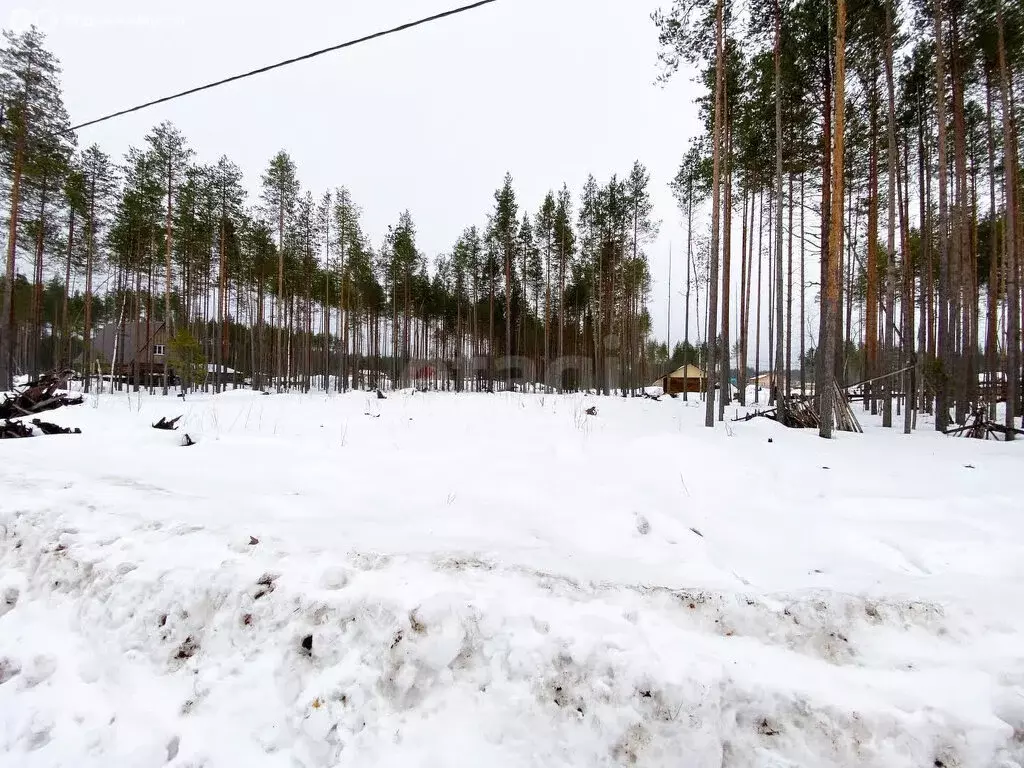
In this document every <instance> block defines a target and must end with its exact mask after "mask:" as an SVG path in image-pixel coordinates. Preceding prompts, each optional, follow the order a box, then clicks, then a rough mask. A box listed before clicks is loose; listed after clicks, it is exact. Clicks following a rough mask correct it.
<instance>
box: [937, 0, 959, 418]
mask: <svg viewBox="0 0 1024 768" xmlns="http://www.w3.org/2000/svg"><path fill="white" fill-rule="evenodd" d="M933 15H934V30H935V31H934V35H935V87H936V96H935V112H936V123H937V127H938V134H939V155H938V166H939V297H938V305H939V306H938V322H937V328H936V347H937V349H936V352H937V354H938V357H937V358H936V360H937V365H936V370H937V377H936V381H935V382H934V386H935V411H936V412H935V429H936V430H937V431H939V432H944V431H945V430H946V428H947V427H949V370H950V365H951V364H952V361H953V355H954V350H953V337H952V335H951V334H950V332H949V295H950V285H949V203H948V201H947V196H946V193H947V173H948V168H949V166H948V165H947V163H948V157H947V154H946V58H945V42H944V38H943V32H942V27H943V25H942V2H941V0H934V3H933Z"/></svg>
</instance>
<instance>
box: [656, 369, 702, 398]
mask: <svg viewBox="0 0 1024 768" xmlns="http://www.w3.org/2000/svg"><path fill="white" fill-rule="evenodd" d="M651 386H652V387H661V388H662V389H663V390H665V394H666V395H676V394H679V393H681V392H703V391H704V390H705V389H707V377H706V376H705V375H704V371H702V370H701V369H700V368H698V367H697V366H696V365H684V366H683V367H681V368H678V369H676V370H674V371H672V372H671V373H666V374H665V375H664V376H662V377H661V378H660V379H659V380H658V381H656V382H654V383H653V384H652V385H651Z"/></svg>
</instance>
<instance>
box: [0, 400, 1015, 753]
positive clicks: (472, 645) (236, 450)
mask: <svg viewBox="0 0 1024 768" xmlns="http://www.w3.org/2000/svg"><path fill="white" fill-rule="evenodd" d="M591 405H596V406H597V408H598V415H597V416H596V417H594V416H587V415H586V413H585V411H586V408H588V407H590V406H591ZM179 413H181V414H182V415H183V418H182V422H181V424H182V431H183V432H188V433H189V434H190V435H191V436H192V437H193V438H194V439H195V440H197V442H198V444H197V445H195V446H193V447H191V448H182V447H180V445H179V440H180V434H169V433H166V432H158V431H156V430H152V429H150V428H149V424H150V423H152V422H155V421H156V420H157V418H159V416H176V415H178V414H179ZM58 416H59V418H58ZM702 419H703V408H702V407H701V405H700V403H698V402H695V401H693V402H684V401H682V399H678V400H670V399H665V400H662V401H661V402H654V401H651V400H645V399H637V400H626V401H623V400H621V399H617V398H593V397H583V396H579V397H557V396H551V395H547V396H544V395H537V396H529V395H483V394H481V395H466V396H453V395H447V394H425V393H415V394H413V393H411V392H410V393H395V394H394V395H392V396H390V397H389V399H388V400H386V401H378V400H377V399H376V397H375V396H372V395H369V396H368V395H366V394H358V393H352V394H349V395H346V396H337V397H324V396H323V395H320V396H308V397H303V396H291V395H271V396H261V395H259V394H252V393H240V392H231V393H226V394H225V395H222V396H219V397H202V396H194V397H193V396H189V397H188V398H186V401H185V402H184V403H182V402H181V401H174V400H163V399H160V398H154V399H150V398H146V397H142V398H139V397H137V396H131V397H128V396H126V395H116V396H106V397H99V398H91V399H90V400H89V402H88V403H87V405H85V406H83V407H80V408H74V409H65V410H62V411H60V412H59V414H55V420H59V421H60V422H61V423H62V424H63V425H66V426H79V427H81V428H82V430H83V432H84V434H83V435H81V436H67V437H60V438H48V439H36V440H31V441H6V442H5V443H3V444H0V764H2V763H4V762H7V761H9V762H10V763H11V764H13V765H18V766H26V767H27V768H32V767H35V766H76V767H79V766H82V767H88V766H96V767H97V768H99V766H104V767H106V766H114V765H116V766H127V767H132V766H139V768H142V766H157V765H169V766H172V768H186V767H191V768H195V767H198V766H206V767H207V768H215V767H219V766H237V765H246V766H289V768H291V767H292V766H304V767H305V766H308V767H310V768H312V767H314V766H403V767H405V766H458V765H466V766H478V765H494V766H499V767H502V766H525V765H535V766H600V765H607V766H613V765H616V766H617V765H631V764H635V765H643V766H663V765H664V766H669V765H671V766H677V765H679V764H680V762H679V760H680V755H686V756H687V758H686V761H685V764H686V765H687V766H714V768H718V767H719V766H722V765H728V766H767V765H771V766H790V765H794V766H805V765H806V766H810V765H813V766H878V765H885V766H921V765H939V764H940V763H941V764H942V765H944V766H950V767H952V766H1002V768H1009V767H1010V766H1018V768H1019V766H1020V765H1022V764H1024V646H1022V644H1021V637H1022V632H1024V617H1022V616H1021V614H1020V611H1019V610H1018V608H1019V606H1020V605H1021V604H1022V597H1024V593H1022V581H1024V566H1022V565H1021V563H1024V559H1022V555H1024V535H1022V534H1024V522H1022V521H1021V517H1020V513H1019V510H1020V504H1019V500H1017V499H1016V498H1015V497H1013V496H1011V495H1009V494H1005V493H1002V492H1001V490H1000V489H1001V488H1002V487H1003V486H1002V485H1001V483H1002V482H1003V478H1005V477H1007V476H1012V475H1011V473H1012V471H1013V469H1014V468H1016V467H1018V466H1020V459H1021V457H1020V455H1019V453H1020V447H1019V446H1017V445H1004V444H986V443H979V442H974V441H967V440H954V439H947V438H942V437H939V436H937V435H934V434H930V433H927V432H922V433H920V434H917V435H914V436H911V437H909V438H907V437H904V436H902V435H898V434H895V433H892V432H888V431H883V430H881V429H880V428H878V427H877V426H875V425H873V424H872V423H871V422H870V419H867V420H866V421H868V424H867V433H866V434H865V435H863V436H853V435H842V436H840V439H838V440H836V441H834V442H831V443H824V442H822V441H819V440H818V439H817V438H816V437H814V436H813V435H812V434H809V433H801V432H792V431H785V430H782V429H780V428H778V427H777V425H775V424H773V423H770V422H766V421H764V420H754V421H751V422H749V423H741V424H730V425H729V429H728V430H727V429H725V428H721V429H718V430H715V431H710V430H704V429H702V428H700V427H699V426H698V425H699V424H700V423H701V422H702ZM769 440H771V442H769Z"/></svg>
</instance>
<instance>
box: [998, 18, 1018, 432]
mask: <svg viewBox="0 0 1024 768" xmlns="http://www.w3.org/2000/svg"><path fill="white" fill-rule="evenodd" d="M997 14H998V16H997V24H998V29H999V82H1000V89H999V90H1000V96H1001V99H1002V106H1003V147H1004V148H1005V149H1004V152H1003V179H1004V181H1005V184H1006V192H1005V205H1006V226H1005V229H1004V230H1003V231H1004V232H1005V233H1006V234H1005V237H1004V241H1005V248H1006V311H1007V315H1008V329H1007V330H1008V333H1007V337H1008V338H1007V340H1006V369H1007V371H1006V373H1007V380H1006V426H1007V427H1010V428H1011V430H1012V428H1013V427H1015V426H1016V423H1015V419H1016V416H1017V404H1018V401H1019V399H1020V393H1019V386H1020V368H1021V365H1020V342H1021V337H1020V323H1021V319H1020V293H1019V288H1018V284H1017V252H1016V246H1017V243H1016V239H1017V220H1016V215H1017V209H1016V206H1017V189H1016V184H1017V180H1016V175H1015V170H1016V169H1015V166H1014V148H1015V146H1016V145H1015V143H1014V142H1015V137H1014V131H1013V123H1012V121H1013V108H1012V104H1011V100H1010V72H1009V67H1008V66H1007V63H1006V32H1005V29H1004V26H1003V24H1004V22H1003V3H1002V0H998V4H997ZM1006 439H1007V440H1013V439H1014V433H1013V431H1010V432H1008V433H1007V435H1006Z"/></svg>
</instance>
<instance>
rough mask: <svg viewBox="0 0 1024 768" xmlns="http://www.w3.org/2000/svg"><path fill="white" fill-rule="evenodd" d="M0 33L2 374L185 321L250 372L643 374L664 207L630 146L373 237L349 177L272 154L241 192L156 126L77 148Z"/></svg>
mask: <svg viewBox="0 0 1024 768" xmlns="http://www.w3.org/2000/svg"><path fill="white" fill-rule="evenodd" d="M4 42H5V44H4V47H3V49H2V50H0V93H3V94H4V97H3V98H4V111H5V114H4V120H3V126H2V128H0V162H2V164H3V178H4V180H5V181H6V187H5V188H4V190H3V191H4V194H5V196H6V198H7V199H6V202H7V204H8V205H7V207H8V210H9V211H10V228H9V242H8V247H7V251H6V255H7V264H6V266H7V268H6V274H5V276H4V277H3V278H2V289H3V314H2V319H3V322H2V324H0V388H5V387H10V385H11V381H12V377H13V376H14V375H15V374H16V373H26V374H29V375H34V374H38V373H39V372H41V371H43V370H46V369H50V368H54V367H64V366H72V367H74V368H75V369H76V370H80V371H83V372H84V371H86V370H88V371H92V370H94V369H96V368H97V367H98V368H99V369H101V370H109V366H110V365H111V364H112V363H115V364H116V363H117V362H118V361H111V360H102V359H100V358H101V354H100V352H99V351H98V350H96V349H94V345H93V343H92V339H93V336H94V331H95V330H96V329H97V327H99V326H100V325H103V324H117V325H118V326H124V325H125V324H129V323H143V324H145V325H146V327H147V328H149V329H150V332H151V333H152V332H153V331H154V330H155V329H157V328H166V329H167V336H168V337H169V338H171V339H177V340H180V339H181V337H182V336H187V339H188V341H189V343H193V342H194V343H195V344H197V345H198V346H199V347H200V348H201V350H202V354H203V357H204V359H205V360H206V361H207V362H208V363H209V364H211V365H213V366H214V370H216V371H221V370H223V368H224V367H230V368H233V369H235V370H237V371H242V372H244V373H245V374H246V375H248V376H251V377H252V380H253V385H254V386H256V387H269V386H273V387H279V388H287V387H300V388H304V389H309V388H311V387H314V386H322V387H336V388H338V389H345V388H347V387H350V386H351V387H361V386H374V387H376V386H388V385H394V386H402V385H408V384H411V383H422V384H424V385H436V386H442V387H447V388H451V389H464V388H475V389H496V388H498V389H507V388H512V387H515V386H523V385H526V386H535V387H536V386H544V385H546V386H549V387H553V388H557V389H576V388H583V387H586V388H592V389H596V390H598V391H601V392H604V393H611V392H613V391H616V392H628V391H638V390H639V389H640V388H641V387H642V386H643V385H644V384H646V383H648V382H647V377H653V376H654V375H656V374H653V373H651V371H650V370H648V369H649V367H650V365H649V363H648V353H649V351H650V350H649V348H648V344H647V339H648V336H649V333H650V319H649V315H648V312H647V301H648V295H649V292H650V274H649V271H648V266H647V255H646V250H645V249H646V247H647V245H648V244H649V243H650V242H651V240H652V239H653V237H654V236H655V234H656V232H657V228H658V223H657V222H656V221H654V219H653V216H652V208H653V207H652V204H651V199H650V190H649V184H650V176H649V174H648V172H647V170H646V169H645V168H644V167H643V166H642V165H641V164H640V163H639V162H637V163H636V164H635V165H634V166H633V167H632V169H629V172H628V173H627V174H625V175H624V176H621V177H620V176H613V177H612V178H611V179H609V180H607V181H605V182H604V183H598V181H597V180H596V179H594V178H593V177H591V178H589V179H588V180H587V182H586V184H585V185H584V187H583V189H582V191H581V193H580V194H579V195H578V197H576V198H575V199H574V196H573V195H572V193H570V191H569V189H568V187H567V186H563V187H562V188H561V189H560V190H558V191H552V192H550V193H549V194H547V195H546V196H545V198H544V199H543V200H541V201H538V202H537V204H535V205H534V206H532V207H527V206H526V205H524V204H523V202H522V201H520V200H519V199H518V198H517V195H516V191H515V188H514V184H513V180H512V177H511V176H506V178H505V179H504V182H503V183H502V185H501V187H500V188H499V189H498V190H497V191H496V192H495V194H494V200H493V206H492V212H491V214H490V215H489V217H488V219H487V221H486V222H481V223H480V224H479V225H477V226H470V227H468V228H467V229H466V230H465V231H464V232H463V233H462V234H461V235H460V236H459V237H458V238H457V241H456V242H455V243H454V244H453V247H452V249H451V251H450V252H449V253H446V254H443V255H440V256H438V257H437V258H434V259H431V258H429V257H428V255H427V254H424V253H423V252H422V250H421V249H420V248H419V246H418V244H417V238H416V226H415V223H414V221H413V217H412V215H411V214H410V213H409V212H405V213H402V214H401V215H400V216H399V217H398V218H397V221H396V222H395V224H394V225H392V226H391V227H389V228H388V231H387V233H386V235H385V236H384V237H383V239H382V240H381V241H380V242H378V243H373V242H371V238H370V237H369V236H368V234H367V233H366V232H365V231H364V230H363V227H362V225H361V221H360V208H359V206H358V204H357V203H356V201H355V200H354V199H353V197H352V195H351V193H350V192H349V191H348V190H347V189H346V188H344V187H339V188H337V189H333V190H329V191H326V192H323V193H321V194H318V195H314V194H313V192H312V191H309V190H305V189H303V187H302V184H301V182H300V180H299V177H298V171H297V168H296V166H295V163H294V162H293V161H292V159H291V158H290V157H289V155H288V154H287V153H286V152H283V151H282V152H280V153H278V154H277V155H276V156H274V157H273V158H272V159H271V160H270V162H269V163H268V165H267V168H266V171H265V172H264V173H263V175H262V177H261V178H260V179H259V191H258V196H257V197H255V198H250V196H249V195H248V193H247V189H246V186H245V182H244V179H243V174H242V172H241V170H240V169H239V168H238V166H236V165H235V164H234V163H233V162H232V161H231V160H230V159H229V158H228V157H226V156H224V157H221V158H220V160H218V161H217V162H216V163H214V164H203V163H200V162H198V161H197V159H196V154H195V152H194V151H193V149H192V148H191V147H190V146H189V143H188V141H187V139H186V138H185V136H183V135H182V133H181V132H180V131H179V130H178V129H177V128H176V127H175V126H173V125H171V124H169V123H162V124H160V125H158V126H157V127H156V128H154V129H153V130H152V131H151V132H150V133H149V134H148V135H147V136H146V137H145V139H144V141H143V142H142V143H141V144H140V145H139V146H138V147H136V148H133V149H131V150H130V151H129V152H128V153H127V154H126V155H125V157H123V158H120V159H114V158H111V157H109V156H108V155H107V154H105V153H104V152H103V151H102V149H101V148H100V147H98V146H90V147H87V148H85V149H77V148H76V147H75V144H74V137H73V136H71V135H70V134H69V133H68V132H67V128H68V124H69V122H68V116H67V113H66V111H65V109H64V106H63V102H62V99H61V87H60V67H59V64H58V62H57V60H56V59H55V58H54V57H53V55H52V54H50V53H49V52H48V51H47V50H46V48H45V40H44V37H43V35H42V34H41V33H40V32H39V31H38V30H36V29H31V30H29V31H27V32H24V33H22V34H12V33H4ZM19 257H20V259H21V260H22V262H23V263H30V264H31V273H30V274H22V273H21V272H20V271H19V270H18V269H16V265H17V263H18V258H19ZM126 354H129V353H127V352H126V351H125V350H120V351H119V353H118V357H119V358H121V359H122V360H123V359H126V358H125V355H126ZM104 366H107V367H106V368H104ZM220 380H221V377H219V376H218V377H215V381H220ZM414 380H415V381H414ZM136 385H137V384H136ZM163 388H164V391H165V392H166V390H167V381H166V379H165V380H164V382H163Z"/></svg>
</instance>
